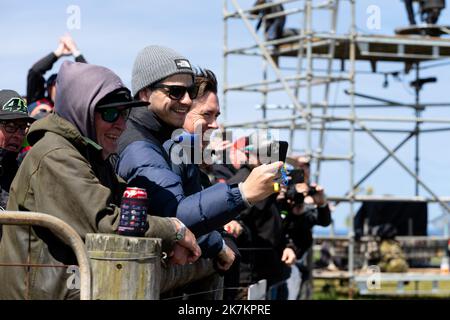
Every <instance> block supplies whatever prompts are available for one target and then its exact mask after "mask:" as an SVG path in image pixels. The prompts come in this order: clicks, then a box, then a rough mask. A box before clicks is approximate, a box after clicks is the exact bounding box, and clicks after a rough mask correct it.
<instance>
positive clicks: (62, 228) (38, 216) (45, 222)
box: [0, 211, 91, 300]
mask: <svg viewBox="0 0 450 320" xmlns="http://www.w3.org/2000/svg"><path fill="white" fill-rule="evenodd" d="M0 224H5V225H6V224H9V225H34V226H41V227H45V228H48V229H50V230H51V231H52V233H53V234H55V235H56V236H57V237H58V238H59V239H61V240H62V241H63V242H64V243H66V244H67V245H68V246H70V247H71V248H72V250H73V251H74V253H75V256H76V258H77V261H78V266H79V268H80V299H81V300H90V299H91V287H90V285H91V270H90V268H89V259H88V255H87V252H86V248H85V246H84V243H83V240H81V238H80V236H79V235H78V233H77V232H76V231H75V230H74V229H73V228H72V227H71V226H69V225H68V224H67V223H65V222H64V221H62V220H61V219H58V218H56V217H53V216H51V215H48V214H44V213H39V212H25V211H2V212H1V214H0Z"/></svg>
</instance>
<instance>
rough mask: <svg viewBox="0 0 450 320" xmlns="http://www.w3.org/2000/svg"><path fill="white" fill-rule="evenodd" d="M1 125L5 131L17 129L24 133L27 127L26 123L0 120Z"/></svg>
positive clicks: (10, 131) (11, 131)
mask: <svg viewBox="0 0 450 320" xmlns="http://www.w3.org/2000/svg"><path fill="white" fill-rule="evenodd" d="M1 124H2V126H3V127H4V128H5V131H6V132H8V133H16V132H17V130H19V133H20V134H22V135H24V134H25V133H26V131H27V129H28V127H29V126H28V124H22V125H17V124H15V123H13V122H5V121H2V122H1Z"/></svg>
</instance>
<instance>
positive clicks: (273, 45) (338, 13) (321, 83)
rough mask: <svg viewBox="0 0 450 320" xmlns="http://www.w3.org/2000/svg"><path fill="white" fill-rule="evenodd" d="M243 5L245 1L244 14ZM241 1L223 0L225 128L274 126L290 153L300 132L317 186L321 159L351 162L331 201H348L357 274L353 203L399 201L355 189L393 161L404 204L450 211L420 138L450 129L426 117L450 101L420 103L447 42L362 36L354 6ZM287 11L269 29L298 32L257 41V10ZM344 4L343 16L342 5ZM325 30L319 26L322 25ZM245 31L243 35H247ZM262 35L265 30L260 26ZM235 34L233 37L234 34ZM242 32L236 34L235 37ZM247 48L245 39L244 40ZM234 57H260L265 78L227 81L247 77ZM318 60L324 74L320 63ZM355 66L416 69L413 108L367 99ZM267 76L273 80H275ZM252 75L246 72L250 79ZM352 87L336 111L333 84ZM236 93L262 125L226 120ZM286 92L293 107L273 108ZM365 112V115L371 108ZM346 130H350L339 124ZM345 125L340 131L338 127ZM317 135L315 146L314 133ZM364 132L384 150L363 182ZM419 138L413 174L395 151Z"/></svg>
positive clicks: (334, 1)
mask: <svg viewBox="0 0 450 320" xmlns="http://www.w3.org/2000/svg"><path fill="white" fill-rule="evenodd" d="M239 2H246V4H245V5H246V8H243V7H242V6H241V5H240V3H239ZM249 2H250V1H248V0H247V1H244V0H224V7H223V22H224V46H223V48H224V51H223V55H224V69H223V77H224V78H223V79H224V83H223V86H222V88H223V109H224V114H225V122H226V123H225V127H227V128H262V127H263V128H277V129H283V130H288V131H289V143H290V146H291V149H290V152H293V151H295V146H296V144H297V140H296V139H297V137H296V133H297V132H303V133H304V135H305V140H306V143H304V145H305V153H306V154H307V155H309V156H310V157H312V159H313V160H314V161H315V164H316V172H315V173H314V174H315V176H314V180H315V181H316V182H319V178H320V171H321V165H322V163H323V162H324V161H346V162H348V163H349V168H350V169H349V173H348V182H347V184H348V187H347V188H346V190H345V191H344V190H343V191H344V192H342V194H340V195H333V196H330V197H329V199H331V200H335V201H336V202H337V203H340V202H347V203H349V211H350V212H349V214H350V217H351V219H350V225H349V234H348V239H349V257H348V258H349V263H348V268H349V270H348V271H349V274H350V277H352V276H353V274H354V261H353V257H354V234H353V218H354V215H355V212H354V203H355V202H359V201H362V200H367V199H370V200H374V201H377V200H379V201H381V200H382V201H386V200H389V199H390V200H398V199H400V198H399V197H396V198H395V197H391V198H386V197H385V196H379V195H376V196H365V197H361V196H358V195H357V193H356V191H357V188H358V187H359V186H360V185H361V184H362V183H363V182H364V181H366V180H367V178H368V177H369V176H371V175H372V174H373V173H374V172H375V171H377V170H378V168H380V167H381V166H382V165H383V164H384V163H385V162H386V161H387V160H388V159H393V160H394V161H396V162H397V163H398V164H399V165H400V166H401V167H402V168H403V169H404V170H405V171H406V172H407V173H408V174H409V175H410V176H411V177H412V178H413V179H414V181H415V194H414V196H411V197H402V198H401V199H403V200H405V199H406V200H407V201H429V202H437V203H439V204H440V206H442V208H443V209H444V210H446V211H447V213H450V207H449V205H448V204H447V201H448V199H444V198H442V197H439V196H438V195H437V193H436V192H434V191H433V190H432V189H431V188H430V187H429V186H428V185H427V184H426V183H424V181H423V180H422V179H421V178H420V176H419V173H420V172H419V162H420V158H419V154H420V152H419V151H420V148H419V147H420V145H419V135H420V134H423V133H427V132H438V131H450V128H449V127H450V126H448V125H449V124H450V117H449V118H442V117H440V118H423V117H422V112H423V111H424V110H425V107H426V108H430V107H438V106H449V105H450V103H435V104H424V103H422V102H421V101H420V91H421V89H422V85H423V84H424V83H426V82H423V81H422V80H423V79H421V78H420V70H421V68H422V67H421V63H424V62H427V61H436V60H442V59H447V58H449V57H450V40H449V39H447V38H438V37H429V36H405V35H364V34H361V33H358V32H357V30H358V29H357V26H356V14H355V12H356V11H355V2H356V1H355V0H274V1H273V2H268V3H265V4H262V5H258V6H254V7H253V6H252V5H253V3H250V4H249ZM280 4H282V5H285V6H286V7H287V6H289V8H287V9H285V10H284V11H282V12H276V13H271V14H267V15H265V16H264V17H263V26H264V24H265V23H266V22H267V21H268V20H270V19H273V18H276V17H280V16H286V17H289V18H290V19H293V21H298V29H297V30H295V31H294V32H291V33H289V34H286V35H285V36H284V37H282V38H278V39H274V40H266V39H264V38H262V37H260V36H259V35H258V34H257V32H256V31H255V29H254V26H253V25H252V22H253V21H254V20H255V19H257V18H258V16H257V15H255V14H254V12H255V10H261V9H267V8H270V7H274V6H277V5H280ZM344 4H345V12H344V10H343V5H344ZM318 11H321V14H322V17H323V16H324V15H327V16H328V17H329V18H328V20H327V21H325V20H324V21H323V24H325V23H326V22H329V26H328V27H327V30H326V31H318V30H316V28H315V27H314V24H313V22H314V21H313V20H314V16H315V15H314V14H315V13H316V12H318ZM338 17H339V18H341V19H342V18H344V19H342V20H344V21H347V22H346V27H345V31H344V32H339V30H340V29H339V28H338ZM234 21H239V26H241V29H237V28H235V29H232V28H231V24H233V23H234ZM320 23H321V24H322V21H320ZM242 24H243V25H244V30H243V29H242ZM263 29H264V27H263ZM233 30H234V31H233ZM236 30H239V32H235V31H236ZM244 31H246V32H248V34H249V35H250V36H251V39H252V40H251V41H250V42H249V43H246V44H245V45H241V46H238V47H230V42H231V40H233V39H234V40H235V39H239V38H240V37H241V36H242V34H243V32H244ZM241 42H242V41H241ZM234 56H242V57H244V56H246V57H248V58H250V57H253V58H255V59H260V61H261V62H262V63H261V69H260V75H257V74H255V75H254V77H255V79H256V78H259V77H260V76H261V75H262V76H261V77H262V79H261V80H258V81H252V82H250V83H241V84H234V83H230V81H229V79H230V74H232V73H237V74H239V73H246V70H245V69H243V68H242V67H241V68H239V69H238V70H237V69H236V68H234V67H233V65H232V61H231V58H232V57H234ZM284 59H290V60H291V61H292V60H294V61H295V63H296V67H294V68H291V69H290V71H294V73H292V72H291V73H288V72H287V69H285V68H283V67H281V62H282V60H284ZM318 61H320V63H321V65H322V68H319V67H318V64H317V63H316V62H318ZM339 61H340V62H341V68H340V70H335V68H334V66H335V63H336V62H339ZM357 61H368V62H370V65H371V67H372V72H376V69H377V63H378V62H395V63H401V64H402V65H404V68H405V70H406V71H405V72H409V71H410V70H414V71H415V73H416V74H415V76H416V81H415V84H413V87H414V89H415V103H413V104H407V103H399V102H397V101H392V100H390V99H385V98H379V97H373V96H371V95H369V94H366V93H359V92H357V91H356V87H355V85H356V74H357V73H358V72H359V71H358V70H357V69H356V62H357ZM269 73H271V74H272V75H273V76H272V77H270V76H269ZM247 76H249V74H248V73H247ZM340 83H344V84H347V89H346V90H345V93H346V94H347V95H348V99H349V102H348V104H342V105H335V104H334V105H331V104H330V102H329V101H330V92H331V88H332V86H333V85H339V84H340ZM319 87H320V88H322V90H323V91H322V93H321V94H322V99H320V101H314V99H315V98H316V97H317V95H314V94H313V91H314V89H315V88H319ZM236 92H240V93H242V92H248V93H253V94H255V93H258V94H260V97H261V98H260V105H259V108H260V109H261V112H262V119H261V120H258V121H247V122H239V123H231V122H229V121H227V120H228V117H227V113H228V111H229V110H228V109H229V106H228V101H229V96H230V95H231V94H233V93H236ZM280 92H284V93H285V94H286V96H287V98H288V99H289V104H288V105H286V106H280V105H279V104H275V105H271V104H269V103H268V101H269V97H270V95H271V94H274V93H278V94H279V93H280ZM355 98H364V99H370V100H372V101H376V102H377V103H378V104H367V105H361V104H356V103H355ZM389 106H390V107H406V108H409V109H412V110H413V111H414V116H411V117H405V116H403V117H398V116H396V117H394V116H389V115H386V116H372V115H364V116H358V115H357V112H356V109H359V108H376V107H389ZM338 108H342V109H346V110H347V111H348V113H347V115H334V113H333V112H330V110H336V109H338ZM271 109H277V110H285V112H286V113H287V115H286V116H283V117H279V118H269V117H268V116H267V113H268V110H271ZM366 110H367V109H366ZM372 122H375V123H377V122H378V123H398V124H402V123H410V124H413V125H414V129H386V128H382V129H378V128H373V127H371V126H370V125H369V123H372ZM425 123H427V124H435V125H437V124H441V125H447V127H444V128H432V129H422V126H423V125H424V124H425ZM342 124H344V125H345V127H344V126H342ZM339 125H340V126H339ZM335 131H342V132H347V133H348V139H349V148H348V151H347V152H343V154H338V155H333V154H327V153H326V152H325V148H324V141H325V136H326V135H327V133H329V132H335ZM315 132H316V133H318V135H317V136H318V138H317V139H316V141H315V140H314V139H313V133H315ZM360 132H364V133H366V134H367V135H368V136H369V137H371V139H373V141H374V142H376V144H377V145H379V146H380V147H381V148H382V149H383V150H384V151H385V152H386V156H385V157H383V158H382V159H381V160H380V161H379V162H378V163H377V164H376V165H375V166H374V167H373V168H371V169H369V170H368V171H367V174H366V175H364V176H363V177H362V178H361V179H359V180H358V181H357V180H356V179H355V143H356V140H355V136H356V134H358V133H360ZM378 133H404V134H406V137H405V139H404V140H403V141H402V142H401V143H399V144H398V145H397V146H396V147H395V148H390V147H388V145H387V144H386V143H385V142H384V141H382V139H381V138H380V137H379V135H378ZM413 138H414V139H415V157H414V166H415V168H414V169H410V168H409V167H408V166H407V165H406V164H405V162H404V161H402V160H401V159H400V158H399V156H398V155H397V151H398V150H399V149H400V148H401V147H402V146H403V145H405V143H406V142H408V141H410V140H411V139H413ZM419 186H420V187H421V188H422V189H423V190H425V191H426V193H427V195H428V197H427V198H426V197H423V196H420V195H419Z"/></svg>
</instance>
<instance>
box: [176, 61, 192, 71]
mask: <svg viewBox="0 0 450 320" xmlns="http://www.w3.org/2000/svg"><path fill="white" fill-rule="evenodd" d="M175 64H176V65H177V68H178V69H192V68H191V64H190V63H189V61H188V60H186V59H177V60H175Z"/></svg>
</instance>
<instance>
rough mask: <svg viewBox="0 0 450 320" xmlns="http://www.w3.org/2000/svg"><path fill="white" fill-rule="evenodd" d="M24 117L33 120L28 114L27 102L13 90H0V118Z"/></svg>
mask: <svg viewBox="0 0 450 320" xmlns="http://www.w3.org/2000/svg"><path fill="white" fill-rule="evenodd" d="M16 119H24V120H27V121H29V122H33V121H34V120H35V119H34V118H32V117H30V116H29V115H28V110H27V103H26V102H25V100H24V99H22V97H21V96H20V94H18V93H17V92H16V91H14V90H0V120H16Z"/></svg>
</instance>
